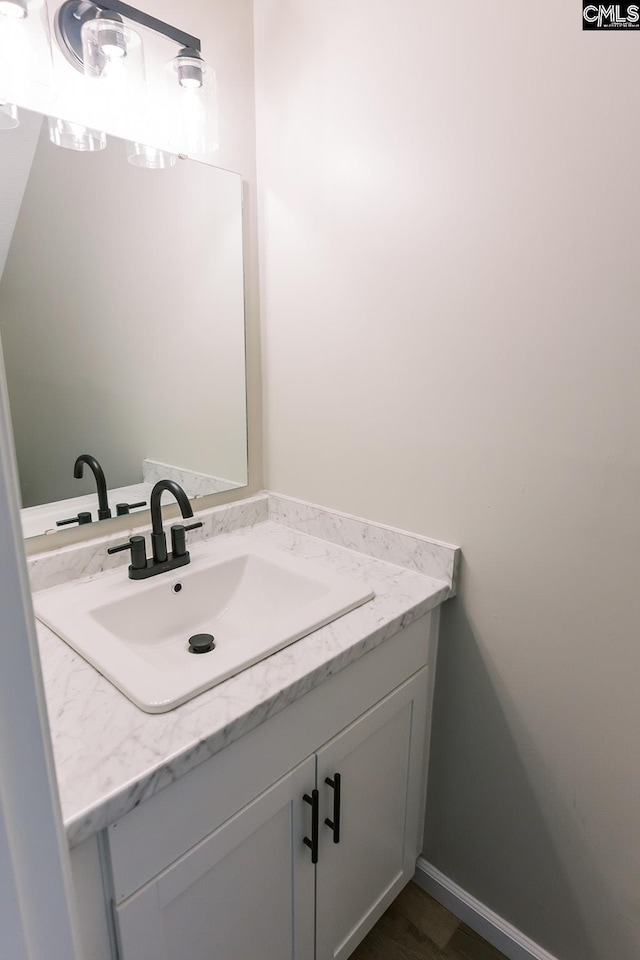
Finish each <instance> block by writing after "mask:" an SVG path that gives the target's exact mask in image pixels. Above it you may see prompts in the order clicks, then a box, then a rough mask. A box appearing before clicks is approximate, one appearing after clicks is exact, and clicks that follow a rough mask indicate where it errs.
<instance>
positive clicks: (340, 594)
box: [34, 536, 373, 713]
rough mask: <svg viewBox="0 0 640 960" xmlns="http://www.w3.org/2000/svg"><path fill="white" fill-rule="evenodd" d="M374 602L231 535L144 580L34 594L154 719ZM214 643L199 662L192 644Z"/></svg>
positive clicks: (47, 620)
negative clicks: (200, 637)
mask: <svg viewBox="0 0 640 960" xmlns="http://www.w3.org/2000/svg"><path fill="white" fill-rule="evenodd" d="M372 597H373V592H372V590H371V589H370V588H369V587H368V586H367V584H365V583H362V582H359V581H357V580H351V579H349V578H348V577H343V576H341V575H339V574H335V573H333V572H332V571H331V570H327V569H325V568H324V567H323V566H321V565H319V564H315V563H313V562H311V561H307V560H301V559H299V558H296V557H293V556H291V555H289V554H287V553H284V552H282V551H280V550H277V549H274V548H272V547H270V546H267V545H266V544H264V543H263V542H261V541H260V540H259V539H258V538H256V537H251V536H235V537H234V536H231V537H227V538H224V539H221V540H216V539H215V538H214V539H213V540H210V541H208V542H206V543H200V544H197V545H196V546H194V547H192V549H191V563H190V564H189V565H188V566H185V567H182V568H180V569H178V570H174V571H171V572H169V573H162V574H159V575H158V576H156V577H153V578H151V579H149V580H144V581H134V580H129V578H128V576H127V570H126V567H121V568H119V569H118V570H116V571H111V572H109V573H105V574H101V575H100V576H98V577H96V578H95V579H93V580H85V581H82V582H80V583H70V584H65V585H64V586H59V587H53V588H51V589H50V590H43V591H42V592H40V593H38V594H35V595H34V608H35V614H36V617H37V618H38V620H41V621H42V623H44V624H46V625H47V626H48V627H50V628H51V629H52V630H53V631H54V633H56V634H57V635H58V636H59V637H61V638H62V639H63V640H65V641H66V642H67V643H68V644H69V645H70V646H72V647H73V648H74V650H76V651H77V652H78V653H79V654H81V655H82V656H83V657H84V658H85V660H88V661H89V663H91V664H93V666H94V667H96V669H97V670H99V671H100V673H102V674H103V675H104V676H105V677H107V679H109V680H111V682H112V683H113V684H115V686H116V687H118V689H119V690H121V691H122V693H124V694H125V695H126V696H127V697H129V699H130V700H132V701H133V702H134V703H135V704H136V705H137V706H139V707H140V708H141V709H142V710H145V711H146V712H148V713H164V712H165V711H166V710H171V709H173V708H174V707H177V706H178V705H179V704H181V703H184V702H185V701H186V700H190V699H191V698H192V697H194V696H196V695H197V694H199V693H202V692H203V691H204V690H207V689H208V688H209V687H212V686H214V685H215V684H217V683H220V682H221V681H222V680H225V679H227V677H230V676H232V675H233V674H235V673H239V672H240V671H241V670H244V669H245V668H246V667H248V666H250V665H251V664H254V663H257V662H258V661H259V660H262V659H264V658H265V657H268V656H269V655H270V654H272V653H274V652H275V651H276V650H280V649H281V648H282V647H285V646H287V645H288V644H290V643H293V641H294V640H299V639H300V638H301V637H304V636H306V635H307V634H309V633H311V632H312V631H313V630H316V629H318V627H321V626H324V624H326V623H329V622H330V621H331V620H335V619H336V618H337V617H340V616H342V614H344V613H347V612H348V611H349V610H353V609H354V607H357V606H359V605H360V604H362V603H365V602H366V601H367V600H370V599H371V598H372ZM203 633H205V634H212V635H213V637H214V638H215V647H214V649H213V650H211V651H210V652H208V653H201V654H195V653H192V652H191V651H190V649H189V639H190V638H191V637H192V636H194V635H196V634H203Z"/></svg>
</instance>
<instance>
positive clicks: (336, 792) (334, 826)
mask: <svg viewBox="0 0 640 960" xmlns="http://www.w3.org/2000/svg"><path fill="white" fill-rule="evenodd" d="M324 782H325V783H327V784H328V785H329V786H330V787H332V788H333V820H329V817H327V818H326V819H325V821H324V822H325V823H326V825H327V826H328V827H329V828H330V829H331V830H333V842H334V843H340V801H341V796H340V794H341V789H342V787H341V784H342V777H341V776H340V774H339V773H334V775H333V780H332V779H331V777H325V778H324Z"/></svg>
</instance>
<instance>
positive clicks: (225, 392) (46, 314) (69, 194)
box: [0, 111, 247, 536]
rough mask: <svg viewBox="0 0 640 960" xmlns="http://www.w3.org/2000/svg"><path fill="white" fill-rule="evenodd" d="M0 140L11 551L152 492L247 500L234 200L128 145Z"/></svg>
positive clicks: (0, 330)
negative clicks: (15, 543)
mask: <svg viewBox="0 0 640 960" xmlns="http://www.w3.org/2000/svg"><path fill="white" fill-rule="evenodd" d="M22 121H23V122H22V125H21V127H19V128H17V129H15V130H2V131H0V158H1V160H0V163H1V165H2V169H3V170H4V172H5V174H6V176H3V177H2V178H1V179H0V338H1V341H2V349H3V354H4V364H5V370H6V377H7V384H8V389H9V400H10V406H11V415H12V421H13V429H14V436H15V445H16V452H17V458H18V470H19V475H20V488H21V495H22V506H23V508H24V510H23V526H24V532H25V536H35V535H38V534H42V533H44V532H45V531H47V530H51V529H54V528H55V524H56V522H57V521H58V520H62V519H66V518H68V517H72V516H73V515H74V514H75V513H76V512H77V511H79V510H84V509H86V510H89V511H93V513H94V514H95V510H96V508H97V497H96V491H95V481H94V478H93V477H92V475H91V473H90V471H85V476H84V477H83V478H82V479H75V478H74V476H73V467H74V463H75V460H76V458H77V457H78V456H79V455H80V454H82V453H91V454H92V455H94V456H95V457H97V459H98V460H99V461H100V463H101V464H102V467H103V468H104V471H105V474H106V478H107V484H108V487H109V491H110V492H109V501H110V506H111V508H112V510H113V512H114V515H115V506H116V504H117V503H119V502H130V503H132V502H137V501H141V500H148V496H149V493H150V490H151V487H152V486H153V483H154V482H155V481H156V480H157V479H159V478H160V477H171V478H173V479H176V480H178V482H180V483H181V484H182V485H183V486H184V488H185V490H186V491H187V493H188V494H189V496H190V497H196V496H204V495H207V494H210V493H217V492H221V491H223V490H229V489H233V488H235V487H240V486H243V485H245V484H246V483H247V432H246V431H247V425H246V381H245V327H244V285H243V259H242V183H241V178H240V176H239V175H238V174H235V173H231V172H229V171H226V170H222V169H220V168H217V167H212V166H210V165H208V164H204V163H200V162H197V161H193V160H186V159H178V160H177V162H176V163H175V164H174V165H173V166H172V167H169V168H167V169H161V170H147V169H143V168H139V167H136V166H133V165H131V164H130V163H128V162H127V156H126V151H125V144H124V142H123V141H120V140H118V139H117V138H114V137H109V138H108V144H107V148H106V149H105V150H102V151H99V152H95V153H80V152H76V151H73V150H65V149H62V148H60V147H57V146H54V145H53V144H52V143H51V142H50V141H49V139H48V131H47V125H46V122H42V118H41V117H39V116H36V115H34V114H28V113H27V112H25V111H23V112H22Z"/></svg>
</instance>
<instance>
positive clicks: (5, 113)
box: [0, 100, 20, 130]
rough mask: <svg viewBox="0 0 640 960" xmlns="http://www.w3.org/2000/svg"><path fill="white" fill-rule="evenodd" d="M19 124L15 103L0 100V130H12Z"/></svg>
mask: <svg viewBox="0 0 640 960" xmlns="http://www.w3.org/2000/svg"><path fill="white" fill-rule="evenodd" d="M19 125H20V119H19V117H18V108H17V107H16V105H15V103H5V101H4V100H0V130H13V129H14V128H15V127H17V126H19Z"/></svg>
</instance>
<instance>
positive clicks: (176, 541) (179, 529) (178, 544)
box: [171, 520, 202, 557]
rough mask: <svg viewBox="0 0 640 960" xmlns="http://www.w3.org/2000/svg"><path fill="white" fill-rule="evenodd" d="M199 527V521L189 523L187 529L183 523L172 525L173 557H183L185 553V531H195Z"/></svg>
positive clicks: (200, 523) (200, 524)
mask: <svg viewBox="0 0 640 960" xmlns="http://www.w3.org/2000/svg"><path fill="white" fill-rule="evenodd" d="M201 526H202V522H201V521H200V520H198V522H197V523H190V524H189V526H187V527H185V525H184V524H183V523H174V525H173V526H172V527H171V553H172V554H173V556H174V557H184V556H185V554H186V552H187V538H186V533H187V531H188V530H197V529H198V527H201Z"/></svg>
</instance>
